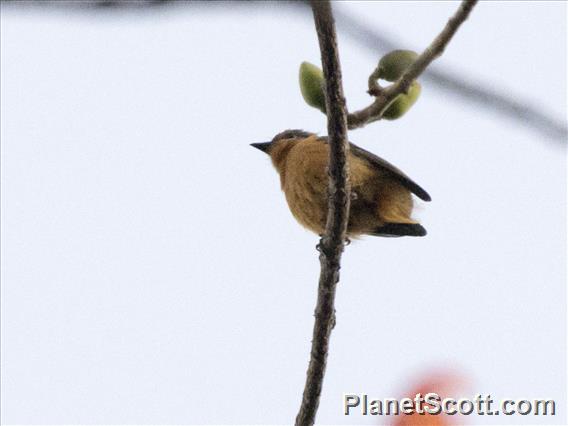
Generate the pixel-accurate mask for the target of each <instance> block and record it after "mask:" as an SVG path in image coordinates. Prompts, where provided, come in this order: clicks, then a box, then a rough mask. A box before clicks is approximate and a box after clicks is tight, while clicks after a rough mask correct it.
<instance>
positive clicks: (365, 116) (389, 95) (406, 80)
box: [347, 0, 477, 129]
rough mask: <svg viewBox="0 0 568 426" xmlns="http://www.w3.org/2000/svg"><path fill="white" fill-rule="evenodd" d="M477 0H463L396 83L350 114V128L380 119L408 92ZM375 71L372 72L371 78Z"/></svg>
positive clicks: (442, 48) (446, 43)
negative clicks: (390, 106)
mask: <svg viewBox="0 0 568 426" xmlns="http://www.w3.org/2000/svg"><path fill="white" fill-rule="evenodd" d="M476 3H477V0H463V1H462V3H461V5H460V7H459V8H458V10H457V11H456V13H455V14H454V16H453V17H452V18H450V20H449V21H448V23H447V24H446V26H445V27H444V29H443V30H442V32H441V33H440V34H439V35H438V37H436V38H435V39H434V41H433V42H432V43H431V44H430V46H428V47H427V48H426V50H424V52H422V54H421V55H420V56H419V57H418V58H417V59H416V61H414V63H413V64H412V65H411V66H410V67H408V69H407V70H406V71H405V72H404V74H403V75H402V76H401V77H400V78H399V79H398V80H397V81H396V83H394V84H392V85H391V86H389V87H387V88H386V89H384V90H379V91H377V92H378V93H377V96H376V98H375V101H374V102H373V103H372V104H371V105H369V106H368V107H367V108H364V109H362V110H360V111H356V112H354V113H352V114H349V115H348V117H347V119H348V123H349V128H350V129H356V128H357V127H363V126H364V125H365V124H367V123H369V122H371V121H376V120H379V119H380V118H381V116H382V114H383V112H384V111H385V109H386V108H387V107H388V106H389V105H390V103H391V102H392V101H394V99H395V98H396V97H397V96H398V95H400V94H403V93H408V89H409V88H410V85H411V84H412V82H413V81H414V80H416V78H418V76H419V75H420V74H422V72H424V70H425V69H426V68H427V67H428V65H430V64H431V63H432V61H434V59H436V58H438V57H439V56H440V55H442V53H443V52H444V49H445V48H446V46H447V45H448V43H449V42H450V40H451V39H452V37H453V36H454V34H455V33H456V31H457V30H458V28H459V27H460V25H461V24H462V23H463V22H464V21H465V20H466V19H467V17H468V16H469V13H470V12H471V10H472V9H473V7H474V6H475V5H476ZM374 74H375V73H373V74H371V77H369V80H371V78H372V77H373V75H374Z"/></svg>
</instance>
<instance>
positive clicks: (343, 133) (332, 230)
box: [296, 0, 350, 426]
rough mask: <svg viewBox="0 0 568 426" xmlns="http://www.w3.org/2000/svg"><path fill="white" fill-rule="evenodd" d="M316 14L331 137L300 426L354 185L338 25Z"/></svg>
mask: <svg viewBox="0 0 568 426" xmlns="http://www.w3.org/2000/svg"><path fill="white" fill-rule="evenodd" d="M311 5H312V11H313V15H314V21H315V26H316V31H317V34H318V40H319V45H320V51H321V59H322V68H323V75H324V77H325V93H326V102H325V103H326V111H327V132H328V136H329V172H328V173H329V205H328V214H327V224H326V228H325V234H324V236H323V238H322V239H321V240H320V244H319V246H318V247H319V250H320V264H321V272H320V279H319V285H318V300H317V304H316V310H315V323H314V331H313V338H312V349H311V352H310V363H309V366H308V372H307V377H306V384H305V387H304V393H303V396H302V404H301V406H300V410H299V412H298V415H297V417H296V425H298V426H299V425H301V426H305V425H313V424H314V421H315V416H316V412H317V409H318V405H319V399H320V394H321V389H322V384H323V377H324V374H325V367H326V362H327V353H328V349H329V338H330V334H331V330H332V328H333V327H334V325H335V308H334V305H335V289H336V286H337V283H338V282H339V269H340V261H341V254H342V252H343V245H344V242H345V237H346V231H347V222H348V218H349V205H350V186H349V171H348V165H347V156H348V154H349V144H348V141H347V117H346V115H347V114H346V108H345V97H344V95H343V86H342V83H341V66H340V63H339V52H338V48H337V37H336V34H335V23H334V20H333V15H332V13H331V6H330V3H329V0H326V1H319V0H312V1H311Z"/></svg>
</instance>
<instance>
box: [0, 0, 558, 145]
mask: <svg viewBox="0 0 568 426" xmlns="http://www.w3.org/2000/svg"><path fill="white" fill-rule="evenodd" d="M0 3H1V4H2V7H12V8H14V9H16V8H18V9H24V8H26V7H29V8H46V9H62V10H63V9H64V10H75V11H87V12H92V13H93V14H98V15H104V14H109V13H113V14H117V13H131V12H133V11H135V12H137V11H144V10H145V11H149V12H152V11H154V10H156V9H158V8H160V7H163V8H164V9H166V8H168V9H172V8H174V7H178V8H181V7H191V8H192V9H194V10H198V11H202V10H208V9H211V8H212V7H218V8H221V7H222V8H223V10H227V9H226V2H223V1H218V0H215V1H213V0H212V1H208V2H207V3H205V2H195V1H191V2H189V1H174V0H139V1H137V2H125V1H118V0H82V1H80V2H62V1H53V0H52V1H50V0H27V1H25V2H24V1H16V0H0ZM276 4H277V5H278V6H281V7H283V8H287V9H289V10H291V11H298V12H300V13H302V14H303V13H304V12H305V10H306V8H305V4H306V2H304V1H284V0H279V1H278V2H270V1H265V0H262V1H261V0H256V1H255V0H249V1H246V2H244V1H241V2H233V3H232V6H234V7H232V8H231V11H236V10H239V9H244V8H252V7H254V8H255V10H256V11H258V10H260V9H263V10H265V11H270V13H272V12H273V11H274V9H273V6H274V5H276ZM109 6H110V7H109ZM235 6H240V7H235ZM334 14H335V18H336V20H337V25H338V26H339V28H340V29H341V30H342V31H343V33H344V34H345V35H346V36H348V37H351V38H352V39H353V40H354V41H355V42H356V43H357V44H359V45H361V46H364V47H366V48H367V49H368V50H369V51H370V52H372V53H373V54H374V55H378V54H379V53H380V52H383V53H386V52H388V51H390V50H394V49H397V48H399V47H400V42H395V41H394V40H393V39H390V38H388V37H387V36H386V35H385V34H384V33H381V32H379V31H378V30H376V29H374V28H371V27H369V26H368V25H366V24H365V23H364V22H363V21H361V20H359V19H357V18H355V17H353V16H351V15H349V14H348V13H345V12H343V11H342V10H341V8H339V9H336V10H335V12H334ZM460 74H461V73H458V72H456V71H453V70H451V69H448V67H445V68H444V70H440V69H433V68H429V69H427V70H426V72H425V73H424V74H423V75H422V79H423V80H425V81H429V82H430V83H431V84H432V85H434V86H436V87H437V88H438V89H441V90H443V91H445V92H447V93H448V95H450V96H453V97H455V98H458V99H461V100H463V101H465V102H468V103H470V104H477V105H481V106H482V107H483V109H484V112H486V113H489V114H493V115H492V116H494V114H499V115H500V116H502V117H506V118H508V119H509V120H512V121H514V122H515V123H516V124H518V125H519V126H526V127H531V128H533V129H535V130H538V131H539V132H541V133H542V134H544V135H545V136H546V137H547V138H550V139H555V140H557V141H558V142H560V143H562V144H565V143H566V140H567V137H568V127H567V126H566V121H565V120H564V119H562V120H558V119H556V118H554V117H553V116H551V115H549V114H547V113H546V107H545V106H544V105H535V101H534V100H529V99H522V98H521V97H519V96H518V94H515V93H506V92H504V91H500V90H498V89H490V88H489V86H490V84H488V83H487V82H481V81H474V80H473V79H472V78H465V77H461V76H460ZM533 105H535V106H533ZM543 111H544V112H543Z"/></svg>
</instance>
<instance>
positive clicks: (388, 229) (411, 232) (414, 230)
mask: <svg viewBox="0 0 568 426" xmlns="http://www.w3.org/2000/svg"><path fill="white" fill-rule="evenodd" d="M369 235H374V236H377V237H404V236H409V237H423V236H425V235H426V229H424V227H423V226H422V225H420V224H419V223H386V224H384V225H383V226H380V227H378V228H375V229H374V230H373V231H372V232H370V234H369Z"/></svg>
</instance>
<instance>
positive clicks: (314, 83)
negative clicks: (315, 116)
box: [300, 62, 325, 114]
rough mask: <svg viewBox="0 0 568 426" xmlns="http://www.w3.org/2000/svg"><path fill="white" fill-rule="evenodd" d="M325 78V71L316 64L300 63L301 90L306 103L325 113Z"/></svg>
mask: <svg viewBox="0 0 568 426" xmlns="http://www.w3.org/2000/svg"><path fill="white" fill-rule="evenodd" d="M324 84H325V79H324V77H323V72H322V70H320V69H319V68H318V67H316V66H315V65H314V64H310V63H309V62H302V64H301V65H300V90H301V91H302V96H303V97H304V100H305V101H306V103H307V104H308V105H309V106H311V107H314V108H317V109H319V110H320V111H321V112H323V113H324V114H325V92H324Z"/></svg>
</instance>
